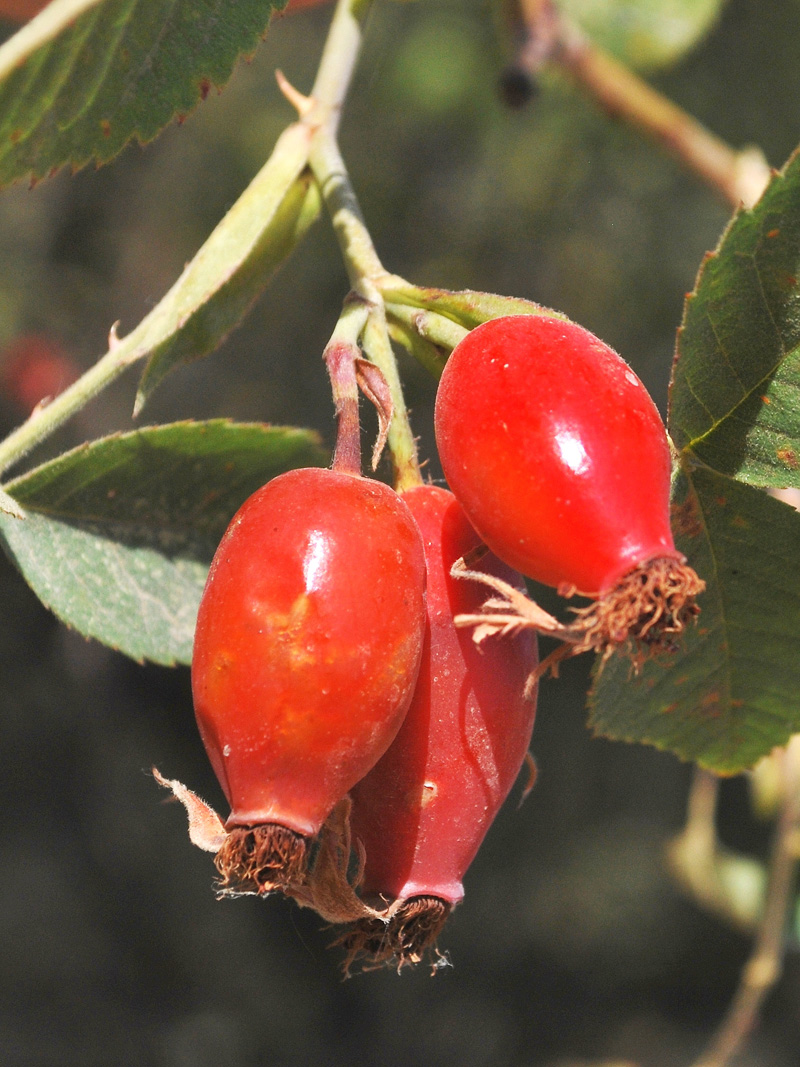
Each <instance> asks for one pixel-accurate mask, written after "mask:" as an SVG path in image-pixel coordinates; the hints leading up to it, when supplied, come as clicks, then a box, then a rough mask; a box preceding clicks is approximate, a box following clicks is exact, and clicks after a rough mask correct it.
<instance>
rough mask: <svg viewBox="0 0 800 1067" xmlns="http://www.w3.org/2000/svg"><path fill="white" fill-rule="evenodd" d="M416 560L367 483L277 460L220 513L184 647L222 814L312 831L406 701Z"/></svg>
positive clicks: (409, 540) (418, 627)
mask: <svg viewBox="0 0 800 1067" xmlns="http://www.w3.org/2000/svg"><path fill="white" fill-rule="evenodd" d="M424 588H425V560H424V553H423V548H422V542H421V539H420V535H419V531H418V529H417V527H416V525H415V523H414V520H413V519H412V517H411V513H410V512H409V510H408V508H407V507H406V505H405V504H404V503H403V501H402V500H401V499H400V498H399V497H398V496H397V494H396V493H394V492H393V491H392V490H391V489H389V488H388V486H386V485H383V484H381V483H380V482H375V481H371V480H368V479H365V478H360V477H356V476H353V475H348V474H339V473H336V472H333V471H330V470H322V469H317V468H309V469H303V470H295V471H290V472H289V473H288V474H283V475H281V476H280V477H278V478H275V479H273V481H271V482H268V483H267V485H265V486H264V487H263V488H262V489H260V490H258V492H256V493H254V494H253V496H251V497H250V498H249V500H247V501H246V502H245V504H244V505H243V506H242V507H241V508H240V510H239V511H238V512H237V514H236V515H235V516H234V518H233V520H232V522H231V524H230V526H229V527H228V530H227V532H226V533H225V535H224V537H223V538H222V541H221V542H220V545H219V548H218V549H217V552H216V555H215V556H214V560H213V562H212V564H211V570H210V572H209V576H208V581H207V583H206V587H205V591H204V593H203V597H202V601H201V604H200V611H199V614H198V619H197V630H196V634H195V643H194V655H193V659H192V690H193V694H194V704H195V713H196V716H197V722H198V726H199V728H200V733H201V736H202V738H203V742H204V744H205V746H206V750H207V752H208V755H209V758H210V759H211V763H212V765H213V767H214V770H215V771H216V774H217V777H218V778H219V781H220V784H221V785H222V788H223V790H224V791H225V794H226V796H227V798H228V801H229V802H230V805H231V815H230V818H229V819H228V823H227V825H228V827H235V826H254V825H263V824H267V823H275V824H278V825H281V826H285V827H288V828H289V829H290V830H295V831H297V832H298V833H300V834H303V835H313V834H315V833H316V832H317V831H318V830H319V829H320V826H321V825H322V823H323V822H324V820H325V819H326V817H327V816H328V814H329V812H330V811H331V809H332V808H333V806H334V804H335V803H337V801H339V800H340V799H341V798H342V797H343V796H344V795H345V794H346V793H347V791H348V790H349V789H350V788H351V786H353V785H354V784H355V782H357V781H358V779H359V778H362V777H363V776H364V775H365V774H366V773H367V771H368V770H369V769H370V768H371V767H372V766H373V764H374V763H375V762H376V760H377V759H378V758H379V757H380V756H381V755H382V754H383V752H384V751H385V750H386V748H387V747H388V745H389V744H390V742H391V741H392V739H393V738H394V736H395V734H396V733H397V730H398V728H399V726H400V723H401V722H402V719H403V716H404V715H405V712H406V709H407V707H408V704H409V701H410V700H411V695H412V692H413V689H414V683H415V681H416V678H417V671H418V668H419V661H420V655H421V650H422V641H423V635H424V627H425V595H424Z"/></svg>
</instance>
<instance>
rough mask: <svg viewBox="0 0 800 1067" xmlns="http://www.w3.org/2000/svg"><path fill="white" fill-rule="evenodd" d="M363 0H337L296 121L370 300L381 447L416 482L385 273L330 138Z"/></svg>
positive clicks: (352, 268)
mask: <svg viewBox="0 0 800 1067" xmlns="http://www.w3.org/2000/svg"><path fill="white" fill-rule="evenodd" d="M370 2H371V0H338V3H337V5H336V10H335V12H334V15H333V22H332V23H331V29H330V33H329V35H328V40H327V43H326V45H325V50H324V52H323V55H322V60H321V63H320V67H319V73H318V75H317V78H316V81H315V82H314V88H313V89H312V91H311V97H310V98H309V100H308V107H307V109H304V110H303V112H302V113H301V121H302V122H303V123H305V124H306V125H308V126H310V127H311V128H312V129H313V131H314V133H313V136H312V140H311V148H310V151H309V164H310V166H311V170H312V172H313V174H314V177H315V178H316V180H317V183H318V184H319V187H320V190H321V192H322V196H323V199H324V201H325V206H326V207H327V209H328V213H329V215H330V217H331V222H332V224H333V229H334V232H335V234H336V239H337V241H338V242H339V247H340V249H341V252H342V257H343V259H344V263H345V268H346V270H347V274H348V277H349V279H350V285H351V286H352V289H353V291H354V292H355V293H357V294H358V295H359V296H360V297H362V298H363V299H364V300H365V301H367V302H368V303H369V304H370V305H371V311H370V315H369V320H368V322H367V326H366V329H365V331H364V348H365V351H366V353H367V355H368V356H369V357H370V359H371V360H372V361H373V362H374V363H375V364H376V365H377V366H378V368H379V369H380V370H381V372H382V373H383V376H384V377H385V379H386V381H387V383H388V385H389V391H390V394H391V398H392V406H393V415H392V421H391V425H390V428H389V435H388V445H389V450H390V452H391V454H392V461H393V465H394V471H395V486H396V488H398V489H400V488H408V487H409V486H411V485H418V484H420V482H421V480H422V479H421V476H420V473H419V463H418V460H417V446H416V441H415V440H414V435H413V433H412V431H411V425H410V423H409V421H408V411H407V409H406V405H405V400H404V398H403V390H402V386H401V384H400V376H399V373H398V370H397V363H396V360H395V356H394V352H393V351H392V346H391V341H390V340H389V334H388V331H387V328H386V314H385V311H384V305H383V299H382V297H381V293H380V291H379V289H378V287H377V285H376V280H377V279H379V278H382V277H384V276H386V275H387V271H386V270H385V268H384V267H383V264H382V263H381V261H380V258H379V257H378V253H377V252H376V251H375V245H374V244H373V242H372V237H371V236H370V233H369V230H368V229H367V226H366V223H365V221H364V216H363V215H362V213H361V208H360V206H359V203H358V199H357V197H356V194H355V192H354V191H353V187H352V185H351V182H350V176H349V175H348V173H347V167H346V165H345V162H344V159H343V158H342V154H341V152H340V150H339V145H338V142H337V139H336V134H337V131H338V127H339V119H340V116H341V110H342V105H343V103H344V100H345V97H346V95H347V90H348V88H349V85H350V81H351V79H352V76H353V71H354V69H355V64H356V60H357V58H358V54H359V51H360V48H361V41H362V23H363V20H364V18H365V16H366V13H367V11H368V9H369V7H370Z"/></svg>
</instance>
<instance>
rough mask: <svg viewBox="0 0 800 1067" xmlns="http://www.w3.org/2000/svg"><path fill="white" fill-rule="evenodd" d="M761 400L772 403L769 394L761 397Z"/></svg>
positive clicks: (764, 402) (763, 402)
mask: <svg viewBox="0 0 800 1067" xmlns="http://www.w3.org/2000/svg"><path fill="white" fill-rule="evenodd" d="M761 402H762V404H771V403H772V401H771V400H770V398H769V397H768V396H766V395H764V396H762V397H761Z"/></svg>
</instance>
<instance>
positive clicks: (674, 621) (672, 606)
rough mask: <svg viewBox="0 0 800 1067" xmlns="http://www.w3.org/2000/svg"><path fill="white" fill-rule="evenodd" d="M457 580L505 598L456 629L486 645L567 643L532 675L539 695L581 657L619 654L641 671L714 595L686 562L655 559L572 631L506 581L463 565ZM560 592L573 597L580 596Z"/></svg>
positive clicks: (670, 646)
mask: <svg viewBox="0 0 800 1067" xmlns="http://www.w3.org/2000/svg"><path fill="white" fill-rule="evenodd" d="M451 573H452V574H453V576H454V577H457V578H471V579H474V580H475V581H479V582H482V583H483V584H484V585H488V586H490V587H491V588H492V589H494V590H495V592H497V593H499V594H500V595H499V596H494V597H490V598H489V600H487V601H486V603H485V604H484V605H483V608H482V610H481V612H480V613H479V614H475V615H457V616H456V618H455V620H454V621H455V624H456V626H472V627H474V635H473V636H474V639H475V641H476V642H477V643H478V644H480V642H481V641H483V640H485V639H486V638H487V637H490V636H492V635H494V634H507V633H515V632H517V631H519V630H523V629H529V630H535V631H536V632H537V633H539V634H542V635H544V636H545V637H554V638H556V639H557V640H559V641H561V642H562V643H561V644H560V645H559V647H558V648H557V649H556V650H555V651H554V652H551V654H550V655H549V656H547V657H546V658H545V659H543V660H542V661H541V663H540V664H539V666H538V668H537V669H536V671H535V672H534V673H533V674H532V675H531V678H530V680H529V689H531V690H532V688H533V684H534V683H535V681H536V680H537V679H538V678H540V677H541V676H542V675H543V674H546V673H547V671H548V670H549V671H551V672H552V674H553V675H556V674H557V673H558V664H559V662H560V661H561V660H562V659H566V658H567V657H568V656H577V655H578V654H579V653H581V652H598V653H599V654H600V655H601V656H602V657H603V661H605V660H606V659H608V657H609V656H610V655H611V653H612V652H617V651H619V652H622V653H623V654H625V655H627V656H628V657H629V658H630V660H631V662H632V663H633V666H634V669H636V670H638V669H639V667H641V665H642V664H643V663H644V662H645V661H646V660H648V659H650V658H651V657H652V656H655V655H659V654H660V653H663V652H669V651H674V649H675V639H676V638H677V637H678V635H679V634H681V633H682V632H683V631H684V630H685V629H686V627H687V626H688V625H689V623H691V622H693V621H694V619H696V618H697V615H698V614H699V612H700V608H699V607H698V606H697V604H696V603H695V598H696V597H697V596H698V595H699V594H700V593H702V592H703V590H704V589H705V587H706V583H705V582H704V581H703V580H702V579H701V578H699V577H698V576H697V574H696V573H695V571H694V570H692V568H691V567H690V566H689V565H688V564H687V563H685V562H684V561H682V560H679V559H674V558H672V557H658V558H656V559H650V560H647V561H646V562H644V563H641V564H640V565H639V566H638V567H635V568H634V569H633V570H631V571H629V572H628V573H627V574H626V575H624V576H623V577H622V578H621V579H620V580H619V581H618V582H617V584H616V585H615V586H612V588H611V589H608V590H606V591H605V592H604V593H603V594H601V595H600V596H599V597H597V599H596V600H595V601H594V603H592V604H590V605H589V606H588V607H586V608H580V609H578V610H577V611H576V612H575V620H574V622H571V623H569V624H568V625H564V624H563V623H560V622H559V621H558V619H556V618H554V617H553V616H552V615H549V614H548V613H547V612H546V611H544V610H543V609H542V608H540V607H539V605H538V604H537V603H536V602H535V601H533V600H531V599H530V598H529V597H527V596H525V594H524V593H522V592H520V590H519V589H515V588H514V586H512V585H509V584H508V583H507V582H504V581H502V580H501V579H500V578H495V577H493V576H492V575H489V574H483V573H481V572H480V571H472V570H467V569H466V567H465V566H464V564H463V563H462V561H460V560H459V561H458V562H457V563H455V564H454V566H453V568H452V572H451ZM559 592H561V594H562V595H563V596H572V595H574V594H575V593H577V590H576V589H566V590H564V589H562V590H559Z"/></svg>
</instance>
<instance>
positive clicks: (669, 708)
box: [661, 701, 678, 715]
mask: <svg viewBox="0 0 800 1067" xmlns="http://www.w3.org/2000/svg"><path fill="white" fill-rule="evenodd" d="M677 709H678V702H677V701H673V702H672V703H671V704H667V706H666V707H665V708H662V709H661V711H662V713H663V714H664V715H671V714H672V713H673V711H677Z"/></svg>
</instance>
